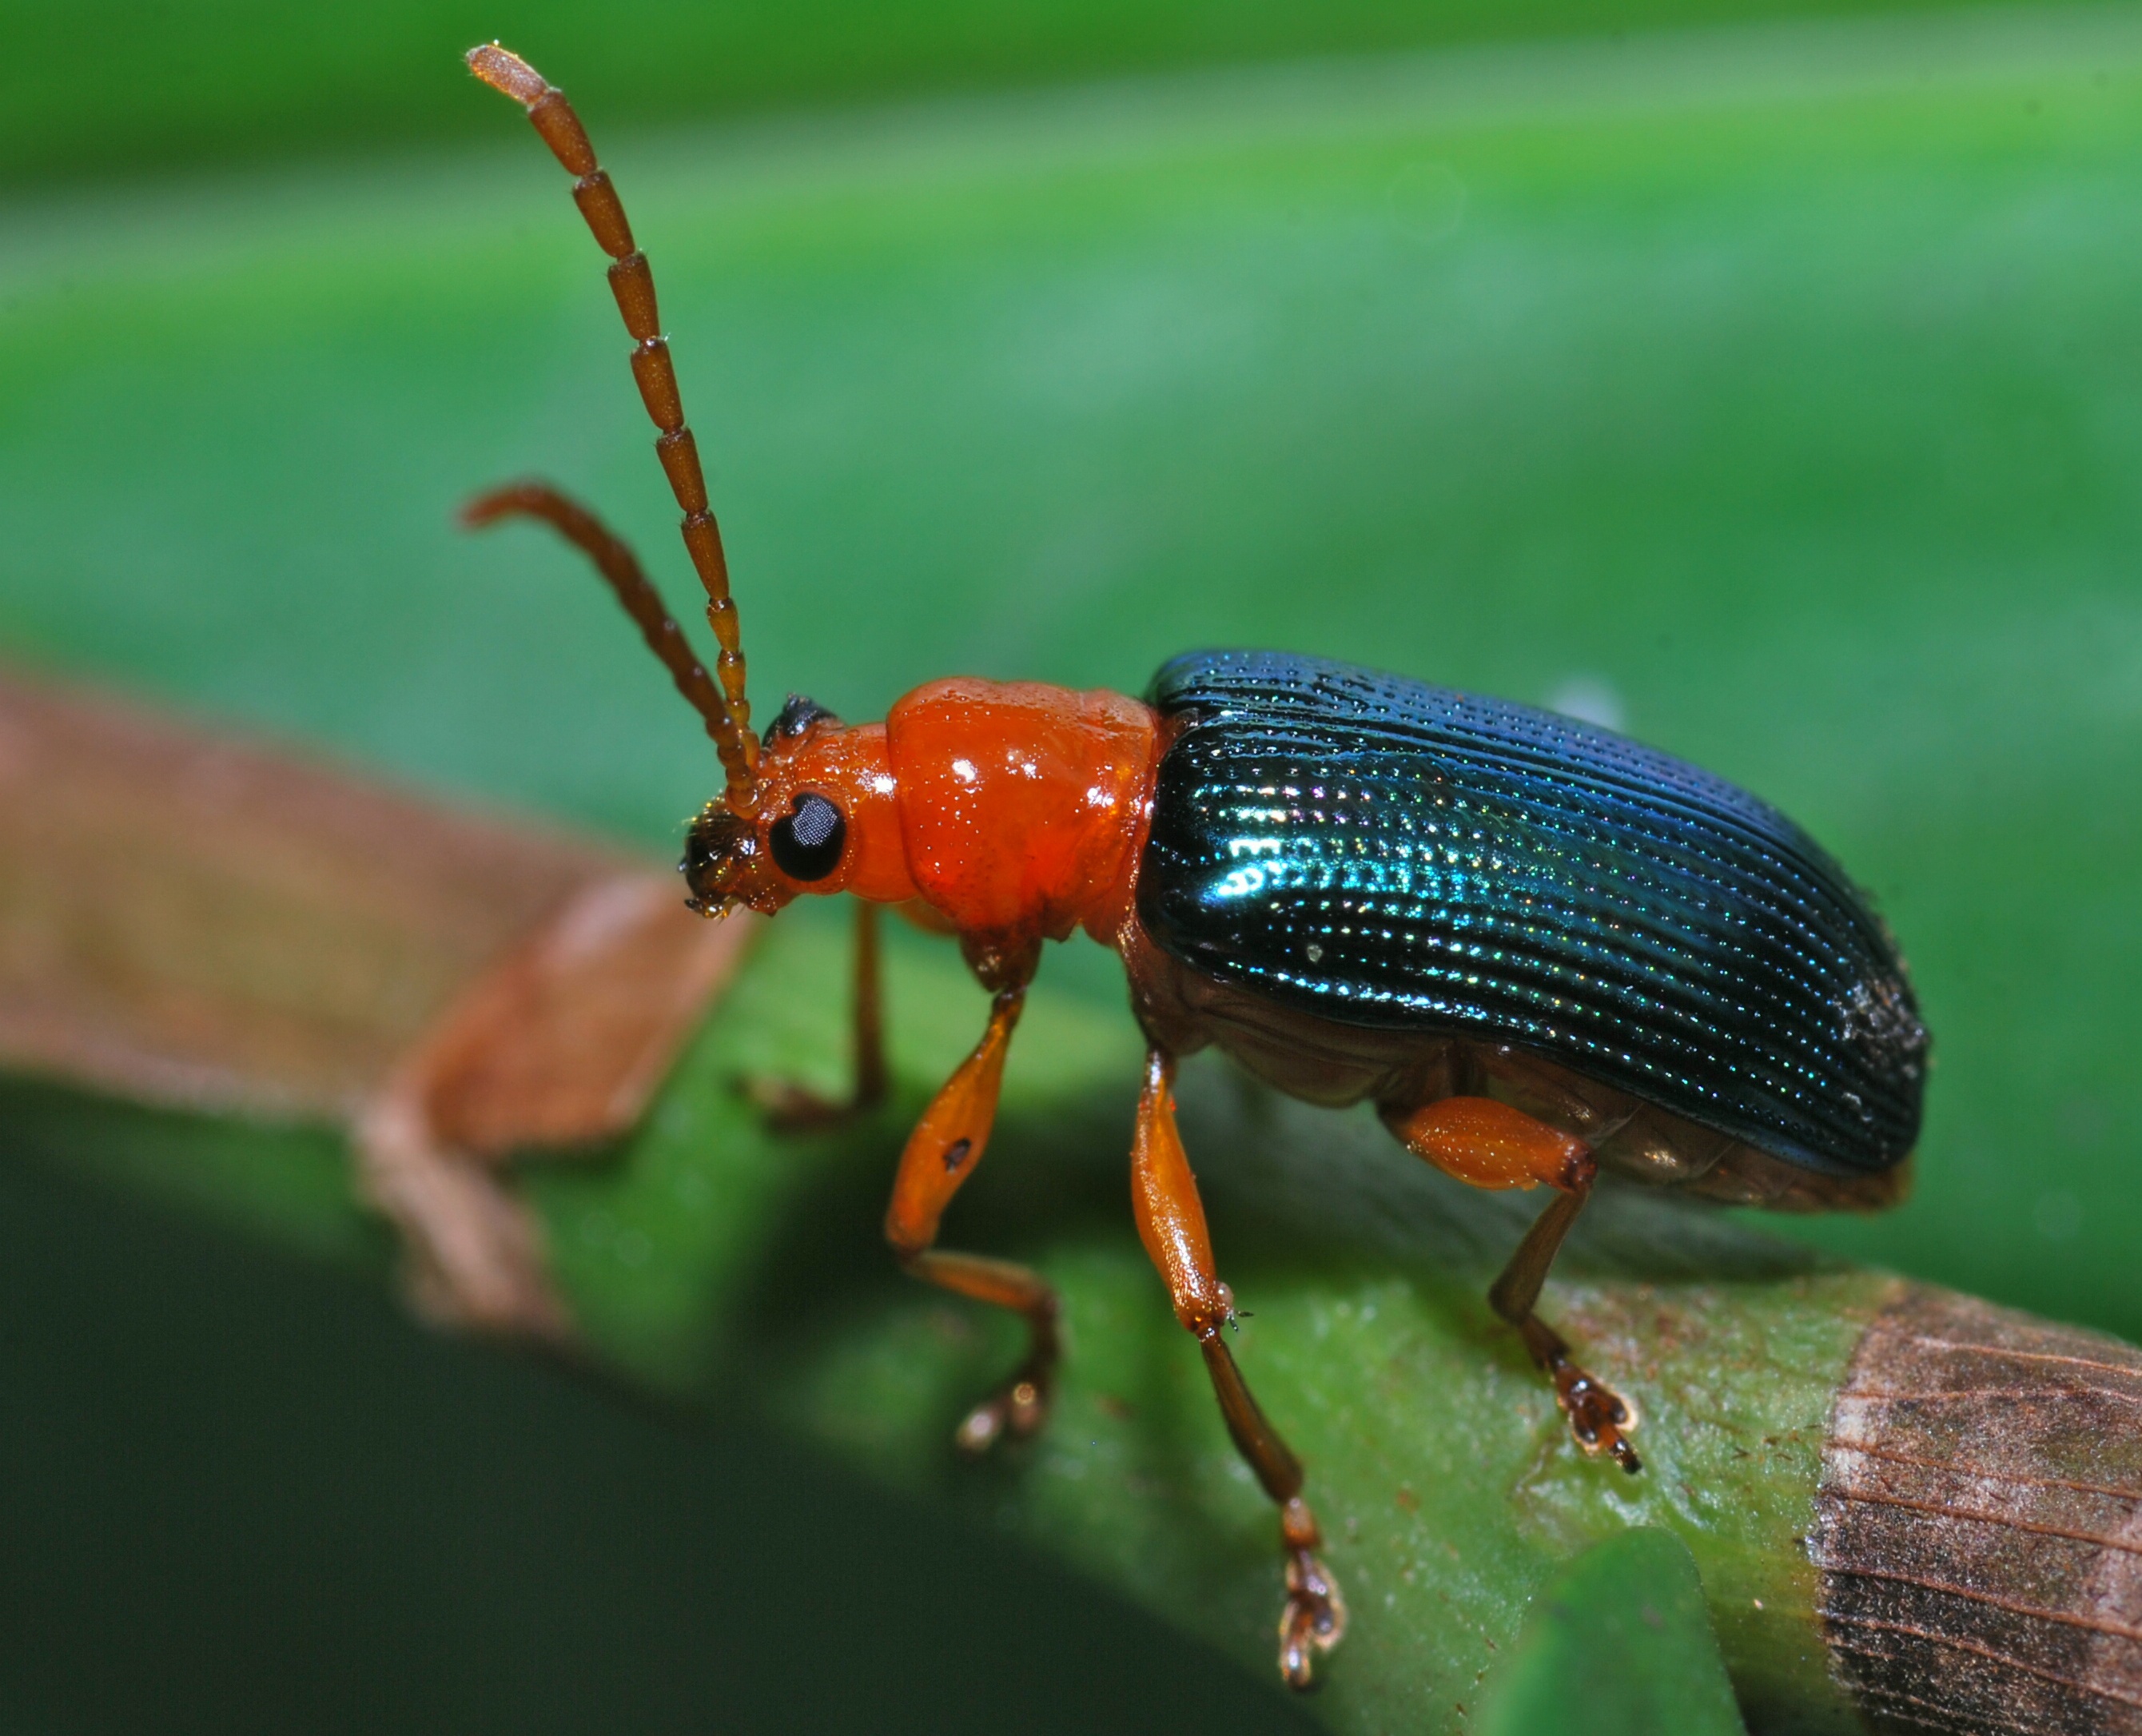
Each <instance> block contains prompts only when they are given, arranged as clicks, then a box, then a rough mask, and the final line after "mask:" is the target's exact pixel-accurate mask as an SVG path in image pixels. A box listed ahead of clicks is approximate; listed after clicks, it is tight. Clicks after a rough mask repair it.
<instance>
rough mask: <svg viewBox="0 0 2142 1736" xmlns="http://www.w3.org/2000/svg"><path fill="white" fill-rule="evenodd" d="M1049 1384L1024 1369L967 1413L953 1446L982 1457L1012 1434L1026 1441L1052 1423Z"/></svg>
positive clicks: (955, 1436)
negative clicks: (1049, 1422)
mask: <svg viewBox="0 0 2142 1736" xmlns="http://www.w3.org/2000/svg"><path fill="white" fill-rule="evenodd" d="M1048 1420H1049V1383H1048V1381H1047V1380H1046V1378H1044V1377H1043V1376H1042V1375H1041V1374H1039V1372H1038V1371H1035V1370H1031V1369H1020V1370H1019V1373H1018V1374H1015V1375H1014V1376H1013V1377H1012V1378H1011V1379H1009V1380H1008V1381H1006V1382H1005V1383H1004V1385H1002V1386H1001V1387H999V1388H997V1390H996V1391H995V1392H994V1393H990V1396H989V1397H988V1398H985V1399H984V1400H982V1402H981V1403H980V1404H978V1405H976V1406H975V1408H973V1409H972V1410H970V1411H969V1412H968V1413H967V1414H966V1417H965V1420H963V1421H962V1422H961V1423H960V1426H959V1428H957V1429H955V1431H954V1432H953V1435H952V1441H953V1444H954V1445H955V1446H956V1447H959V1449H960V1452H965V1453H967V1454H970V1455H971V1456H972V1457H976V1458H979V1457H981V1455H982V1454H984V1453H985V1452H988V1451H989V1450H990V1447H994V1446H995V1445H996V1443H998V1442H999V1441H1000V1440H1002V1439H1003V1438H1004V1437H1005V1436H1006V1435H1009V1436H1010V1437H1012V1438H1014V1440H1024V1439H1025V1438H1027V1437H1029V1435H1034V1434H1038V1433H1040V1431H1041V1425H1042V1424H1043V1423H1046V1422H1047V1421H1048Z"/></svg>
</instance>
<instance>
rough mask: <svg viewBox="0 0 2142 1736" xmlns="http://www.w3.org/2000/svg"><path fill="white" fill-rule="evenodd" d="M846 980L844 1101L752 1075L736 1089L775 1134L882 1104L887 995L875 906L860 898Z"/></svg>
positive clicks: (812, 1127) (838, 1123) (835, 1122)
mask: <svg viewBox="0 0 2142 1736" xmlns="http://www.w3.org/2000/svg"><path fill="white" fill-rule="evenodd" d="M855 906H856V942H855V953H854V958H853V966H852V969H851V975H850V984H849V1001H848V1033H849V1034H848V1047H849V1058H850V1064H851V1074H850V1081H849V1086H848V1091H847V1094H846V1096H845V1097H827V1095H825V1093H824V1092H818V1091H814V1090H812V1088H811V1087H809V1086H807V1085H802V1084H799V1083H797V1082H796V1081H795V1080H793V1079H783V1078H772V1077H767V1076H764V1075H759V1074H753V1075H751V1076H749V1077H747V1078H744V1079H743V1080H741V1081H739V1082H738V1087H739V1088H740V1089H741V1090H742V1091H743V1094H744V1096H745V1097H748V1099H749V1100H750V1101H751V1103H752V1105H753V1107H755V1108H757V1109H758V1112H759V1113H760V1114H761V1115H763V1116H764V1117H766V1122H767V1126H769V1127H772V1129H773V1131H774V1132H777V1133H816V1132H824V1131H826V1130H827V1129H830V1128H834V1127H842V1126H845V1125H846V1123H848V1122H852V1121H857V1120H860V1119H861V1117H864V1116H866V1115H868V1114H869V1113H870V1112H871V1111H872V1110H873V1109H875V1108H876V1107H878V1105H879V1104H881V1103H882V1102H884V1101H885V1100H886V1096H887V1094H888V1093H889V1092H890V1089H891V1073H889V1071H888V1070H887V1068H886V1059H885V991H884V987H883V984H882V981H881V965H880V963H879V959H878V926H877V906H876V905H874V904H872V903H871V902H870V901H869V900H867V899H862V898H858V899H856V900H855Z"/></svg>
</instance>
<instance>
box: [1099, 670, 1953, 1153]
mask: <svg viewBox="0 0 2142 1736" xmlns="http://www.w3.org/2000/svg"><path fill="white" fill-rule="evenodd" d="M1151 697H1152V703H1153V704H1154V705H1155V706H1156V707H1157V708H1158V710H1159V711H1160V713H1162V716H1163V717H1164V718H1172V719H1174V720H1176V721H1177V724H1178V728H1179V732H1178V733H1177V736H1176V737H1175V740H1174V741H1173V742H1172V745H1171V746H1170V747H1168V749H1167V752H1166V753H1165V754H1164V755H1163V756H1162V760H1161V762H1160V770H1159V777H1158V782H1157V787H1156V790H1155V792H1154V804H1153V817H1152V833H1151V837H1150V841H1148V845H1147V846H1146V851H1145V855H1144V857H1143V861H1142V862H1141V865H1140V868H1139V875H1138V915H1139V918H1140V920H1141V921H1142V922H1143V924H1144V925H1145V926H1146V928H1147V930H1148V931H1149V932H1150V933H1151V935H1152V938H1153V940H1155V942H1156V943H1157V944H1159V945H1160V946H1161V947H1162V949H1164V950H1166V951H1167V952H1168V953H1170V954H1172V955H1173V956H1174V957H1176V958H1177V959H1181V960H1182V962H1183V963H1185V964H1189V965H1191V966H1192V967H1193V968H1195V969H1200V970H1202V971H1205V972H1207V973H1209V974H1212V976H1214V977H1217V978H1218V979H1222V980H1223V981H1228V982H1233V983H1236V984H1241V985H1243V986H1245V987H1254V988H1256V990H1257V991H1258V992H1259V993H1261V994H1266V995H1268V996H1269V997H1271V999H1273V1000H1275V1001H1276V1002H1279V1003H1281V1004H1285V1005H1288V1006H1292V1007H1296V1008H1299V1009H1301V1010H1303V1011H1305V1012H1313V1013H1318V1014H1320V1015H1321V1016H1322V1017H1324V1018H1329V1019H1335V1020H1339V1021H1341V1022H1344V1023H1351V1024H1356V1025H1362V1026H1369V1027H1373V1028H1379V1029H1421V1030H1443V1031H1451V1032H1457V1033H1464V1034H1467V1035H1469V1036H1473V1037H1475V1038H1484V1039H1488V1040H1498V1041H1503V1042H1509V1043H1518V1044H1520V1045H1523V1047H1525V1048H1529V1049H1532V1050H1534V1051H1536V1052H1537V1053H1541V1054H1543V1055H1546V1056H1547V1057H1548V1058H1552V1059H1553V1060H1556V1061H1557V1062H1560V1063H1562V1064H1563V1065H1566V1066H1567V1067H1569V1068H1572V1070H1574V1071H1576V1072H1577V1073H1582V1074H1584V1075H1586V1076H1587V1077H1591V1078H1598V1079H1601V1080H1603V1081H1605V1082H1607V1083H1610V1084H1612V1085H1615V1086H1616V1087H1620V1088H1621V1089H1622V1090H1624V1091H1626V1092H1631V1094H1632V1095H1634V1096H1636V1097H1642V1098H1644V1099H1645V1100H1646V1101H1648V1102H1655V1103H1657V1104H1659V1105H1661V1107H1665V1108H1666V1109H1668V1110H1671V1112H1674V1113H1676V1114H1678V1115H1681V1116H1685V1117H1688V1118H1689V1119H1690V1120H1693V1121H1696V1122H1702V1123H1704V1124H1705V1125H1707V1126H1710V1127H1716V1128H1718V1129H1719V1130H1720V1131H1721V1132H1726V1133H1730V1134H1731V1135H1733V1136H1734V1137H1736V1138H1739V1139H1742V1140H1745V1141H1746V1142H1748V1143H1750V1144H1751V1145H1754V1146H1756V1147H1760V1149H1762V1150H1764V1151H1767V1152H1773V1153H1774V1154H1775V1155H1777V1156H1779V1157H1784V1158H1786V1159H1788V1160H1789V1161H1792V1162H1794V1163H1798V1164H1800V1165H1802V1166H1805V1167H1809V1168H1813V1169H1819V1170H1824V1171H1838V1170H1840V1169H1842V1170H1847V1171H1871V1170H1879V1169H1884V1168H1887V1167H1888V1166H1891V1165H1893V1164H1896V1163H1898V1162H1900V1161H1903V1158H1904V1157H1906V1156H1907V1155H1908V1153H1909V1152H1910V1150H1911V1148H1912V1146H1913V1142H1914V1141H1915V1140H1916V1139H1917V1135H1918V1127H1919V1108H1920V1098H1921V1094H1922V1087H1923V1083H1924V1078H1925V1069H1926V1048H1927V1037H1926V1032H1925V1030H1924V1028H1922V1026H1921V1024H1920V1023H1919V1020H1918V1014H1917V1007H1916V1005H1915V1004H1914V1002H1913V997H1912V991H1911V986H1910V984H1909V983H1908V981H1907V979H1906V977H1905V974H1904V968H1903V962H1902V960H1901V959H1899V958H1898V954H1897V950H1896V947H1895V945H1894V944H1893V942H1892V941H1891V940H1890V939H1889V937H1888V933H1887V931H1886V930H1884V929H1883V926H1882V924H1881V922H1880V921H1879V920H1878V918H1876V917H1875V916H1874V915H1873V913H1872V911H1871V910H1869V909H1868V905H1867V902H1866V900H1865V899H1864V898H1863V896H1862V895H1861V894H1859V893H1858V891H1857V890H1855V889H1854V888H1853V885H1852V884H1851V882H1850V881H1849V880H1847V879H1846V878H1845V877H1844V875H1843V871H1842V870H1839V869H1838V866H1837V865H1836V864H1835V863H1834V862H1833V861H1831V860H1830V859H1829V856H1827V855H1825V854H1824V851H1822V850H1821V848H1820V847H1819V846H1817V845H1816V844H1815V843H1814V841H1812V840H1811V839H1809V837H1808V836H1807V835H1806V834H1805V833H1804V832H1803V831H1800V830H1799V827H1798V826H1794V824H1793V823H1792V822H1791V821H1789V820H1788V819H1786V818H1785V817H1784V816H1783V815H1782V814H1780V813H1779V812H1778V811H1776V810H1775V809H1774V808H1771V807H1769V806H1767V805H1765V804H1764V803H1763V802H1760V801H1757V800H1756V799H1755V797H1754V796H1750V795H1749V794H1747V792H1745V791H1743V790H1740V789H1738V788H1736V787H1734V786H1733V785H1731V784H1729V783H1727V782H1725V781H1724V780H1722V779H1720V778H1716V777H1711V776H1710V774H1709V773H1707V772H1701V771H1699V770H1697V769H1696V768H1695V767H1692V766H1690V765H1687V764H1685V762H1681V761H1680V760H1676V759H1675V758H1673V757H1671V756H1670V755H1667V754H1663V753H1659V752H1654V751H1653V750H1651V749H1650V748H1646V747H1640V746H1638V745H1637V744H1636V743H1635V742H1629V741H1626V740H1624V739H1623V738H1622V737H1619V736H1616V735H1613V734H1611V733H1610V732H1607V731H1603V730H1599V729H1595V728H1592V727H1590V726H1588V725H1585V724H1582V723H1576V722H1574V721H1572V720H1571V719H1569V718H1562V717H1558V716H1556V715H1555V714H1553V713H1548V712H1542V711H1536V710H1533V709H1532V708H1530V707H1528V706H1521V705H1512V704H1509V703H1505V702H1503V701H1501V700H1495V699H1482V698H1474V697H1473V696H1471V695H1469V694H1463V693H1454V692H1452V691H1451V690H1449V688H1437V687H1430V686H1429V685H1427V684H1426V683H1420V682H1414V681H1408V680H1405V679H1404V678H1400V677H1398V676H1393V675H1384V674H1379V673H1375V671H1372V670H1368V669H1360V668H1353V667H1351V666H1350V665H1348V664H1345V663H1327V662H1324V661H1321V660H1320V659H1316V658H1303V657H1291V656H1286V655H1283V654H1278V653H1259V652H1200V653H1193V654H1192V655H1190V656H1187V657H1181V658H1176V659H1175V660H1174V661H1173V662H1172V663H1169V664H1167V666H1166V667H1165V668H1162V670H1161V672H1160V673H1159V674H1158V675H1157V676H1156V677H1155V678H1154V681H1153V685H1152V696H1151Z"/></svg>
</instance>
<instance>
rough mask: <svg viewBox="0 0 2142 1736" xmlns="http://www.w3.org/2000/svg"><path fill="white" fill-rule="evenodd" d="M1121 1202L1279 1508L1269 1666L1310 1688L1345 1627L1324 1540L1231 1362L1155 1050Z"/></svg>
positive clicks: (1272, 1432)
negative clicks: (1280, 1555)
mask: <svg viewBox="0 0 2142 1736" xmlns="http://www.w3.org/2000/svg"><path fill="white" fill-rule="evenodd" d="M1131 1201H1132V1204H1133V1207H1134V1208H1135V1210H1136V1211H1137V1214H1138V1239H1139V1240H1141V1241H1143V1243H1144V1244H1145V1250H1146V1252H1147V1253H1148V1255H1151V1256H1152V1263H1153V1265H1155V1266H1157V1268H1159V1270H1160V1275H1161V1276H1162V1278H1163V1279H1164V1280H1166V1281H1167V1294H1168V1298H1169V1300H1171V1301H1172V1303H1173V1304H1174V1305H1175V1318H1176V1319H1177V1320H1179V1321H1181V1322H1182V1325H1183V1327H1184V1329H1186V1330H1187V1331H1189V1332H1190V1333H1192V1334H1194V1335H1195V1336H1196V1338H1197V1348H1198V1349H1199V1350H1200V1351H1201V1352H1202V1353H1203V1354H1204V1358H1205V1372H1206V1373H1207V1374H1208V1375H1209V1376H1210V1377H1211V1378H1212V1393H1213V1396H1214V1397H1215V1398H1217V1399H1218V1400H1219V1401H1220V1415H1221V1417H1222V1419H1223V1420H1224V1421H1225V1422H1226V1425H1227V1434H1228V1437H1229V1438H1230V1439H1231V1440H1232V1441H1233V1442H1234V1443H1235V1450H1236V1452H1239V1453H1241V1456H1242V1457H1243V1458H1244V1459H1245V1460H1246V1461H1247V1462H1248V1464H1249V1467H1250V1469H1251V1471H1252V1472H1255V1473H1256V1479H1257V1482H1258V1483H1259V1484H1260V1485H1261V1486H1262V1487H1263V1489H1264V1492H1265V1493H1266V1495H1268V1496H1269V1497H1271V1501H1272V1503H1273V1504H1274V1505H1275V1506H1276V1507H1278V1508H1279V1511H1280V1521H1279V1530H1280V1542H1281V1547H1282V1548H1283V1549H1284V1550H1285V1551H1286V1607H1285V1608H1284V1609H1283V1610H1281V1613H1280V1618H1279V1669H1280V1674H1281V1676H1282V1677H1283V1678H1285V1679H1286V1684H1287V1685H1288V1686H1289V1687H1290V1688H1304V1689H1305V1688H1308V1687H1310V1686H1312V1685H1314V1680H1315V1660H1316V1655H1317V1654H1318V1653H1320V1652H1327V1651H1330V1650H1331V1648H1332V1647H1333V1646H1335V1645H1337V1644H1338V1643H1339V1641H1340V1640H1341V1639H1342V1638H1343V1637H1344V1636H1345V1632H1346V1604H1345V1600H1344V1599H1343V1598H1342V1597H1341V1596H1340V1595H1339V1582H1338V1581H1336V1580H1335V1579H1334V1578H1332V1576H1331V1571H1330V1569H1329V1568H1328V1567H1326V1566H1325V1565H1324V1562H1323V1561H1322V1560H1321V1559H1320V1557H1319V1556H1318V1555H1317V1553H1316V1552H1317V1551H1319V1550H1320V1549H1321V1548H1323V1546H1324V1536H1323V1533H1322V1531H1320V1530H1319V1529H1318V1527H1317V1523H1316V1516H1315V1514H1314V1513H1312V1512H1310V1510H1309V1503H1308V1502H1305V1501H1304V1500H1303V1499H1302V1498H1301V1487H1302V1482H1303V1476H1302V1469H1301V1460H1300V1459H1298V1458H1296V1457H1295V1456H1294V1452H1293V1450H1292V1449H1291V1447H1288V1445H1287V1444H1286V1442H1285V1441H1284V1440H1282V1439H1281V1438H1280V1433H1279V1431H1278V1430H1277V1429H1276V1428H1273V1427H1272V1426H1271V1423H1270V1422H1269V1421H1268V1420H1267V1419H1266V1416H1265V1413H1264V1412H1263V1411H1261V1409H1259V1408H1258V1407H1257V1401H1256V1398H1253V1397H1251V1393H1250V1388H1249V1383H1247V1382H1246V1381H1245V1380H1244V1379H1243V1378H1242V1371H1241V1369H1238V1368H1236V1366H1235V1359H1234V1356H1233V1354H1232V1353H1231V1352H1230V1351H1229V1350H1228V1349H1227V1341H1226V1339H1224V1338H1222V1336H1221V1329H1222V1328H1223V1327H1225V1326H1227V1325H1229V1324H1232V1322H1233V1320H1234V1318H1235V1300H1234V1297H1233V1296H1232V1295H1231V1294H1230V1293H1229V1291H1228V1290H1227V1286H1226V1285H1224V1284H1222V1283H1221V1282H1220V1276H1219V1273H1218V1271H1217V1270H1216V1269H1215V1267H1214V1265H1213V1263H1212V1236H1211V1235H1210V1234H1209V1233H1208V1232H1207V1230H1206V1228H1205V1206H1204V1202H1203V1201H1201V1200H1200V1199H1199V1198H1198V1196H1197V1176H1194V1175H1192V1173H1191V1170H1190V1159H1189V1157H1188V1156H1187V1154H1186V1153H1185V1152H1184V1151H1183V1149H1182V1135H1181V1134H1180V1133H1179V1132H1177V1130H1176V1126H1175V1059H1174V1057H1172V1055H1170V1054H1168V1053H1167V1052H1166V1051H1165V1050H1163V1049H1161V1048H1153V1049H1152V1050H1150V1051H1148V1053H1147V1056H1146V1073H1145V1090H1144V1092H1143V1094H1142V1095H1141V1096H1140V1097H1139V1098H1138V1132H1137V1134H1136V1136H1135V1137H1134V1138H1133V1142H1132V1145H1131Z"/></svg>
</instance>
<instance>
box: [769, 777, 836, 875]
mask: <svg viewBox="0 0 2142 1736" xmlns="http://www.w3.org/2000/svg"><path fill="white" fill-rule="evenodd" d="M766 841H767V843H768V844H769V845H771V846H772V848H773V862H774V866H776V867H777V868H778V869H780V870H781V871H782V873H783V874H785V875H787V876H788V877H789V879H791V880H823V879H825V877H826V876H827V875H829V874H831V873H832V871H833V870H835V869H836V868H837V867H839V866H841V851H842V848H843V847H844V846H846V843H847V841H848V822H847V821H846V819H845V818H843V817H842V813H841V811H840V810H839V809H838V808H837V807H835V806H833V804H832V802H830V801H827V799H826V798H825V797H824V796H820V795H818V794H817V793H816V792H812V791H810V790H806V791H805V792H803V793H802V795H801V796H797V798H796V800H795V801H792V802H791V803H790V804H789V806H788V811H787V813H786V814H783V815H782V816H781V818H779V819H778V820H777V821H774V822H773V824H772V826H770V827H769V828H768V829H767V835H766Z"/></svg>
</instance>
